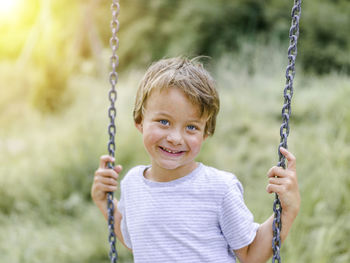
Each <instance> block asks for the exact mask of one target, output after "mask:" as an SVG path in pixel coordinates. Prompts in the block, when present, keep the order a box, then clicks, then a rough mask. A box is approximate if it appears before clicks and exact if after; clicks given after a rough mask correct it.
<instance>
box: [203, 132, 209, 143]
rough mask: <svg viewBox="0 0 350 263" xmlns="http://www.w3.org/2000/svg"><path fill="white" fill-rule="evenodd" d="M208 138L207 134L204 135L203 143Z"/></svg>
mask: <svg viewBox="0 0 350 263" xmlns="http://www.w3.org/2000/svg"><path fill="white" fill-rule="evenodd" d="M208 137H209V134H208V133H206V134H204V136H203V141H205V140H206V139H207V138H208Z"/></svg>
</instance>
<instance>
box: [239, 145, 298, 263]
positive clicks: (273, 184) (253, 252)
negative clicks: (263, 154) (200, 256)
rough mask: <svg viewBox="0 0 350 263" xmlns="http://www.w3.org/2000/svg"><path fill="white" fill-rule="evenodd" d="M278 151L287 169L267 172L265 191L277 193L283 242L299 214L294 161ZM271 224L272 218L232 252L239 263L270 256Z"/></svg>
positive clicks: (286, 154)
mask: <svg viewBox="0 0 350 263" xmlns="http://www.w3.org/2000/svg"><path fill="white" fill-rule="evenodd" d="M280 149H281V150H280V151H281V153H282V154H283V155H284V156H285V157H286V159H287V160H288V167H287V169H286V170H284V169H283V168H281V167H276V166H275V167H272V168H271V169H270V171H269V172H268V177H269V178H270V179H269V184H268V186H267V188H266V190H267V192H268V193H277V194H278V196H279V199H280V201H281V205H282V215H281V221H282V229H281V241H282V242H283V241H284V240H285V239H286V237H287V235H288V232H289V230H290V228H291V227H292V224H293V222H294V220H295V218H296V216H297V214H298V212H299V207H300V194H299V189H298V182H297V175H296V159H295V157H294V155H293V154H291V153H290V152H288V151H287V150H286V149H284V148H280ZM272 224H273V216H271V217H270V218H268V219H267V220H266V221H265V222H264V223H263V224H262V225H260V227H259V229H258V231H257V233H256V236H255V239H254V241H253V242H252V243H251V244H250V245H248V246H246V247H243V248H241V249H238V250H235V251H234V252H235V254H236V255H237V257H238V258H239V260H240V262H241V263H258V262H261V263H263V262H266V261H267V260H268V259H269V258H270V257H271V256H272V238H273V236H272Z"/></svg>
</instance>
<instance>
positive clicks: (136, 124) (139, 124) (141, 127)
mask: <svg viewBox="0 0 350 263" xmlns="http://www.w3.org/2000/svg"><path fill="white" fill-rule="evenodd" d="M135 127H136V128H137V129H138V130H139V131H140V132H141V133H142V132H143V125H142V121H141V122H139V123H136V122H135Z"/></svg>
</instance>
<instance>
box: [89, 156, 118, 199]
mask: <svg viewBox="0 0 350 263" xmlns="http://www.w3.org/2000/svg"><path fill="white" fill-rule="evenodd" d="M109 162H114V158H113V157H111V156H109V155H103V156H101V158H100V166H99V168H98V169H97V170H96V172H95V176H94V182H93V184H92V188H91V197H92V199H93V201H94V202H95V204H97V205H99V204H102V203H103V204H105V203H106V202H107V193H108V192H114V191H116V190H117V189H118V188H117V187H118V182H117V179H118V176H119V173H120V172H121V170H122V167H121V166H120V165H116V166H115V167H114V169H109V168H108V167H107V164H108V163H109Z"/></svg>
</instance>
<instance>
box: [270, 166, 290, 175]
mask: <svg viewBox="0 0 350 263" xmlns="http://www.w3.org/2000/svg"><path fill="white" fill-rule="evenodd" d="M288 173H289V171H287V170H285V169H283V168H282V167H278V166H273V167H272V168H270V170H269V171H268V173H267V176H268V177H269V178H273V177H279V178H283V177H287V176H288Z"/></svg>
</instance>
